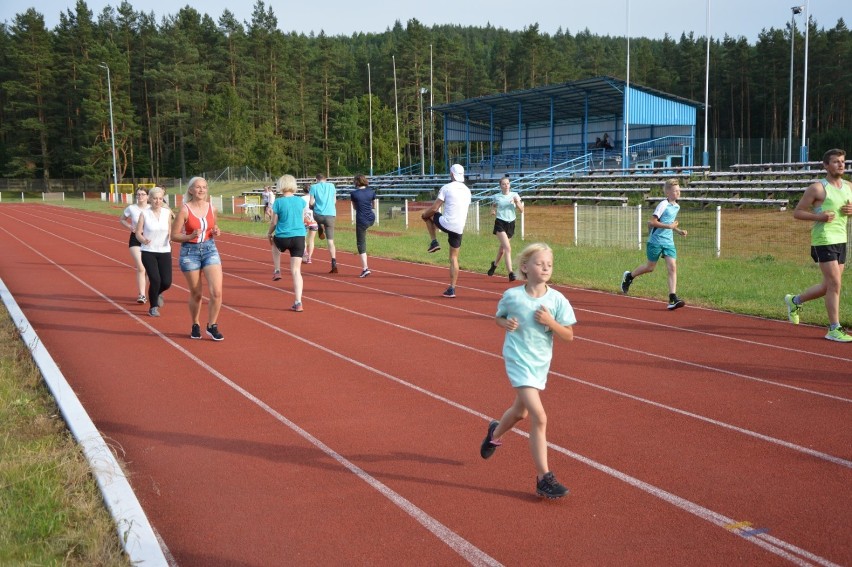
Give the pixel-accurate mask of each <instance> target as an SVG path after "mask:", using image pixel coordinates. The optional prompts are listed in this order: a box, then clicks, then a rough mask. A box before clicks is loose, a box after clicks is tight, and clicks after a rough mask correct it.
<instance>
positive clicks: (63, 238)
mask: <svg viewBox="0 0 852 567" xmlns="http://www.w3.org/2000/svg"><path fill="white" fill-rule="evenodd" d="M116 214H118V211H117V213H116ZM58 242H61V243H62V245H61V246H57V243H58ZM0 245H2V249H3V251H4V254H3V257H2V258H3V259H2V260H0V277H2V278H3V279H4V280H5V281H6V283H7V285H8V286H9V287H10V289H12V291H13V292H14V293H15V295H16V298H17V299H18V301H19V303H20V304H21V307H22V308H23V309H24V311H25V312H26V313H27V316H28V317H29V318H30V320H31V322H32V323H33V325H34V326H35V327H36V330H37V332H38V333H39V335H40V336H41V337H42V340H44V341H45V343H47V345H48V347H49V349H50V351H51V352H52V354H53V356H54V357H55V358H56V360H57V361H58V362H59V363H60V365H61V366H62V369H63V371H65V372H66V375H67V376H68V379H69V381H70V382H71V384H72V385H73V386H74V387H75V389H76V390H77V392H78V395H80V398H81V400H82V401H83V403H84V404H85V405H86V407H87V409H88V410H89V412H90V413H91V415H92V417H93V419H94V421H95V423H96V424H97V425H98V426H99V428H100V429H101V431H102V432H103V433H104V435H105V436H106V437H107V438H109V439H112V440H114V441H115V442H116V443H117V444H118V445H120V446H121V448H122V450H123V451H124V452H125V454H124V457H125V459H126V460H127V461H128V463H129V467H130V469H131V471H132V473H133V476H132V477H131V481H132V482H133V484H134V487H135V488H136V490H137V493H138V494H139V496H140V500H141V501H142V503H143V505H144V506H145V507H146V510H147V511H148V514H149V517H150V518H151V521H152V524H153V525H154V526H155V528H156V529H157V530H158V531H159V532H160V534H161V535H162V537H163V539H164V542H165V544H166V545H167V546H168V548H169V550H170V552H171V553H172V555H173V556H174V557H175V560H176V562H177V563H179V564H182V565H193V564H226V563H232V564H234V563H235V564H244V565H268V564H293V563H300V564H306V563H307V564H323V563H325V564H327V563H329V562H336V563H340V562H343V561H347V562H352V563H371V564H391V563H393V564H399V563H410V564H416V563H425V562H427V561H428V562H429V563H435V562H441V563H447V564H453V563H464V562H465V561H468V562H472V563H489V562H491V561H495V562H500V563H504V564H521V563H523V564H545V563H549V564H552V563H554V562H557V561H558V562H560V563H574V564H576V563H585V564H588V563H594V564H603V563H624V562H625V561H631V562H643V563H650V562H658V563H659V562H661V561H665V562H666V563H668V564H686V563H690V564H696V563H697V564H719V563H720V562H722V561H727V562H737V563H744V562H749V563H764V564H765V563H786V562H787V561H788V560H789V561H793V562H794V563H814V564H820V563H822V564H827V563H830V562H834V563H837V564H849V563H850V541H849V535H848V529H847V526H848V525H849V520H850V518H849V510H850V507H849V503H850V502H849V494H848V493H849V491H848V486H849V485H850V483H849V481H850V467H849V462H850V459H852V455H850V447H851V446H852V444H850V440H852V435H850V425H849V423H850V419H849V402H850V398H852V396H850V388H849V384H850V372H849V368H850V366H849V362H850V351H849V350H848V349H847V348H845V347H847V346H848V345H835V344H832V343H829V342H828V341H823V340H822V339H821V338H820V334H819V330H818V329H814V328H808V327H801V328H799V327H793V326H790V325H787V324H784V323H776V322H769V321H765V320H761V319H755V318H749V317H741V316H735V315H730V314H723V313H718V312H713V311H707V310H700V309H684V310H680V311H678V312H675V313H669V312H667V311H665V310H664V309H663V310H660V309H659V307H660V304H659V303H652V302H648V301H644V300H639V299H634V298H630V297H627V298H625V297H620V296H614V295H611V294H601V293H593V292H584V291H582V290H576V289H571V288H568V289H566V290H564V291H565V292H566V294H567V295H568V297H569V299H570V300H571V301H572V304H573V305H574V307H575V309H576V311H577V314H578V318H579V319H580V324H579V325H578V327H577V329H576V333H577V339H576V340H575V341H574V342H573V343H571V344H567V345H565V344H563V345H558V346H557V352H556V356H555V359H554V365H553V374H552V376H551V378H550V382H549V387H548V389H547V391H546V392H545V394H544V398H543V399H544V403H545V407H546V408H547V409H548V415H549V417H550V422H549V427H548V438H549V440H550V442H551V444H552V447H553V450H552V451H551V453H550V462H551V467H552V469H553V470H554V471H555V472H556V474H557V476H558V477H559V478H560V479H561V480H563V482H565V483H566V484H567V485H568V486H569V487H570V488H571V489H572V494H571V495H570V496H569V497H568V498H567V499H565V500H563V501H560V502H542V501H539V500H538V499H536V498H535V497H534V496H532V466H531V462H530V457H529V452H528V449H527V447H526V441H525V439H524V438H523V430H522V429H519V430H518V433H519V434H517V435H516V434H510V435H507V436H506V438H505V445H504V447H502V448H501V449H500V450H498V452H497V453H496V454H495V456H494V457H493V458H492V459H491V460H490V461H487V462H484V461H482V460H481V459H480V458H479V456H478V450H477V449H478V445H479V442H480V440H481V438H482V435H483V433H484V429H485V425H486V424H487V419H488V416H493V415H499V414H500V413H501V412H502V411H503V410H504V409H505V407H506V406H507V405H508V403H509V402H510V401H511V395H512V394H511V391H510V389H509V387H508V385H507V382H506V378H505V376H504V373H503V369H502V361H501V360H500V358H499V351H500V345H501V342H502V337H501V335H500V330H499V329H498V328H497V327H496V326H495V325H494V323H493V320H492V318H493V311H494V308H495V306H496V300H497V298H499V293H500V292H501V291H502V289H504V288H505V285H506V282H505V280H501V279H498V278H486V277H485V276H482V275H474V274H467V273H465V274H462V280H461V287H460V294H459V297H458V298H457V299H456V300H454V301H447V300H444V299H443V298H440V297H439V294H440V292H441V291H442V290H443V288H444V287H445V286H446V269H440V268H434V267H429V266H420V265H415V264H407V263H400V262H389V261H382V260H378V259H373V260H371V268H372V269H373V272H374V275H373V276H371V277H370V278H368V279H366V280H359V279H358V278H357V277H356V276H357V273H358V271H360V270H359V269H358V268H357V261H356V260H355V259H353V258H352V257H351V256H349V255H345V254H340V256H341V258H340V260H341V268H342V269H343V273H341V274H340V275H339V276H337V277H334V278H332V277H329V276H327V275H326V274H325V272H326V271H327V268H328V264H327V263H324V262H317V263H315V264H312V265H310V266H305V268H304V269H305V272H306V278H305V279H306V290H307V292H306V299H305V306H306V311H305V313H302V314H294V313H289V312H286V311H284V310H283V308H284V307H286V306H289V304H290V303H292V295H290V294H289V292H288V289H289V283H288V278H284V280H282V281H281V282H279V283H280V284H283V285H279V284H273V283H272V282H271V281H270V280H269V275H270V274H269V263H268V256H269V252H268V249H267V248H266V246H265V243H264V242H261V241H259V240H257V239H249V238H245V237H239V236H233V235H226V236H224V237H222V238H221V239H219V245H220V251H221V252H222V254H223V259H224V262H225V273H226V278H225V303H226V308H225V309H224V310H223V314H222V317H221V325H222V330H223V332H224V333H225V335H226V340H225V341H224V342H223V343H217V344H214V343H213V342H212V341H209V340H204V341H190V340H189V339H188V337H187V333H188V325H187V315H186V311H185V309H186V308H185V300H186V292H185V290H184V289H183V288H182V286H183V279H182V276H181V275H180V274H179V272H177V270H176V273H175V275H176V278H175V282H176V284H177V287H175V288H173V289H172V290H171V291H169V292H168V294H167V304H166V307H165V308H164V310H163V317H161V318H160V319H151V318H148V317H147V316H145V315H144V313H145V309H144V308H142V307H141V306H136V305H135V304H133V303H131V300H132V297H131V296H132V294H131V293H129V291H132V272H131V270H130V268H129V256H128V254H127V252H126V234H125V232H124V231H123V230H121V229H120V227H119V226H118V224H117V223H116V222H115V219H114V218H110V217H106V216H103V215H93V214H88V213H80V212H77V211H70V210H66V209H60V208H55V207H49V206H41V205H36V206H33V205H26V206H8V205H4V206H3V207H0ZM317 256H318V258H320V259H321V258H324V257H325V256H324V252H319V253H318V254H317ZM557 269H558V266H557ZM616 271H617V270H616ZM202 322H204V320H203V319H202ZM157 330H159V331H160V332H162V333H163V334H162V335H160V334H157V332H156V331H157ZM672 345H676V348H672ZM92 347H94V348H92ZM803 359H804V360H808V361H811V362H812V364H811V368H802V364H801V362H802V360H803ZM93 360H95V361H100V362H101V363H102V364H100V365H97V364H93ZM813 368H819V372H816V371H813ZM750 530H751V531H750ZM763 530H766V531H763Z"/></svg>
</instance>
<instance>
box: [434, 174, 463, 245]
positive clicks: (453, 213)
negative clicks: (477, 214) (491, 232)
mask: <svg viewBox="0 0 852 567" xmlns="http://www.w3.org/2000/svg"><path fill="white" fill-rule="evenodd" d="M438 199H440V200H441V201H443V202H444V212H443V214H442V215H441V218H440V219H439V222H440V223H441V226H443V227H444V228H446V229H447V230H449V231H450V232H455V233H456V234H462V233H463V232H464V225H465V222H466V221H467V210H468V208H469V207H470V189H468V188H467V185H465V184H464V183H462V182H460V181H450V182H449V183H447V184H446V185H444V186H443V187H441V190H440V191H438Z"/></svg>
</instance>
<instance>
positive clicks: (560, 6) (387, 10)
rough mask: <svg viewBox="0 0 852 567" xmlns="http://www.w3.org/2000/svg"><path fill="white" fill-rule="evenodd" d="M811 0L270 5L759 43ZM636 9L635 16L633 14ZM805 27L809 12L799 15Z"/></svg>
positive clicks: (284, 22)
mask: <svg viewBox="0 0 852 567" xmlns="http://www.w3.org/2000/svg"><path fill="white" fill-rule="evenodd" d="M128 1H129V2H130V4H131V5H132V6H133V8H134V9H135V10H137V11H143V12H146V13H149V12H154V14H155V15H156V16H157V18H158V19H159V18H161V17H163V16H166V15H170V14H174V13H175V12H177V10H178V9H179V7H180V6H182V5H189V6H192V7H194V8H195V9H196V10H198V11H199V12H201V13H206V14H208V15H210V16H211V17H212V18H213V19H214V20H217V19H218V18H219V16H220V15H221V14H222V12H223V11H224V10H225V9H226V8H227V9H230V10H231V12H233V13H234V14H235V15H236V17H237V19H239V20H240V21H246V20H250V19H251V12H252V8H253V6H254V0H242V1H241V2H229V1H228V0H205V1H203V2H201V1H199V0H188V1H187V2H185V3H183V2H175V1H174V0H128ZM806 1H807V0H604V1H595V2H588V1H578V0H539V1H537V2H533V3H532V4H527V3H526V2H523V1H520V2H519V1H518V0H490V1H487V2H484V1H476V0H467V1H464V0H462V1H459V0H431V1H429V2H409V1H406V0H397V1H396V2H388V1H386V0H361V1H352V0H323V1H317V2H304V1H303V2H282V1H280V0H267V1H265V2H264V4H265V6H266V7H267V8H269V7H271V8H272V10H273V12H274V13H275V15H276V16H277V18H278V27H279V28H280V29H282V30H283V31H285V32H290V31H296V32H302V33H305V34H310V33H311V32H314V33H318V32H319V31H320V30H323V31H325V33H326V34H328V35H351V34H352V33H357V32H383V31H385V30H386V29H387V28H389V27H392V26H393V24H394V22H395V21H397V20H399V21H400V22H402V24H403V26H404V25H405V23H406V22H407V21H408V20H409V19H411V18H416V19H417V20H419V21H420V22H421V23H423V24H424V25H426V26H431V25H433V24H457V25H471V26H484V25H486V24H488V23H490V24H491V25H492V26H495V27H500V28H505V29H509V30H522V29H524V28H525V27H527V26H529V25H531V24H535V23H538V25H539V29H540V30H541V31H542V32H547V33H551V34H552V33H555V32H556V31H557V30H558V29H559V28H560V27H561V28H562V29H563V30H567V31H570V32H571V33H572V34H574V33H577V32H580V31H583V30H584V29H586V28H588V29H589V31H590V32H592V33H593V34H597V35H612V36H624V35H626V32H627V29H628V20H629V29H630V35H631V37H639V36H644V37H651V38H661V37H663V35H664V34H666V33H668V34H669V35H670V36H671V37H673V38H674V39H678V38H679V37H680V34H681V33H682V32H686V33H688V32H690V31H692V32H695V35H696V36H704V35H705V32H706V30H707V5H708V2H709V5H710V34H711V35H712V36H713V37H723V36H724V35H725V34H727V35H729V36H733V37H739V36H745V37H746V38H747V39H748V40H749V42H751V43H754V42H755V41H756V40H757V37H758V34H759V33H760V32H761V30H763V29H767V30H768V29H770V28H773V27H774V28H776V29H781V28H784V26H785V25H786V24H787V23H788V22H789V21H790V18H791V14H792V10H791V7H792V6H794V5H795V4H797V3H801V4H805V2H806ZM75 4H76V0H35V1H34V0H18V1H17V2H16V1H12V0H3V1H0V21H5V22H7V23H11V22H12V21H13V20H14V18H15V16H16V14H19V13H23V12H25V11H26V10H27V9H28V7H32V8H35V10H36V11H37V12H39V13H40V14H42V15H43V16H44V18H45V23H46V24H47V26H48V27H49V28H52V27H53V26H55V25H56V24H57V23H58V22H59V15H60V14H61V13H62V12H65V11H67V10H72V11H73V9H74V6H75ZM86 4H87V5H88V6H89V9H90V10H92V12H94V14H95V17H96V18H97V15H98V14H99V13H100V12H101V11H102V10H103V9H104V8H105V7H106V6H113V7H115V6H118V5H119V4H120V0H87V1H86ZM628 5H629V12H630V17H629V18H628V17H627V13H628ZM809 10H810V15H811V18H812V19H813V20H815V21H816V23H817V25H818V26H819V27H821V28H832V27H834V25H835V24H836V23H837V20H838V19H839V18H843V20H844V21H845V22H846V25H847V27H849V26H852V1H849V0H810V2H809ZM796 20H797V22H796V25H797V26H801V25H802V22H803V21H804V14H802V15H800V16H796Z"/></svg>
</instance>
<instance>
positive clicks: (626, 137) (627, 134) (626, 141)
mask: <svg viewBox="0 0 852 567" xmlns="http://www.w3.org/2000/svg"><path fill="white" fill-rule="evenodd" d="M626 27H627V82H626V83H625V87H624V99H623V100H624V148H623V149H622V153H623V154H624V158H623V159H624V168H625V169H627V168H629V167H630V166H631V165H632V164H631V163H630V161H629V158H628V157H627V156H628V152H629V151H630V0H627V26H626Z"/></svg>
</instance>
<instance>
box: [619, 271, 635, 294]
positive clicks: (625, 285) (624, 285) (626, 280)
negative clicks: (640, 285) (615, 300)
mask: <svg viewBox="0 0 852 567" xmlns="http://www.w3.org/2000/svg"><path fill="white" fill-rule="evenodd" d="M632 283H633V276H631V275H630V272H624V275H622V276H621V293H623V294H624V295H627V292H628V291H629V290H630V284H632Z"/></svg>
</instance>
